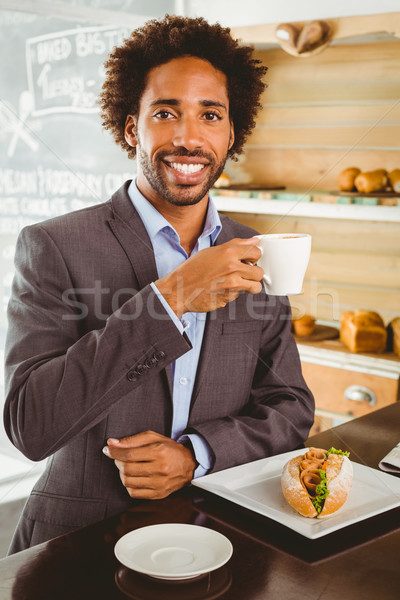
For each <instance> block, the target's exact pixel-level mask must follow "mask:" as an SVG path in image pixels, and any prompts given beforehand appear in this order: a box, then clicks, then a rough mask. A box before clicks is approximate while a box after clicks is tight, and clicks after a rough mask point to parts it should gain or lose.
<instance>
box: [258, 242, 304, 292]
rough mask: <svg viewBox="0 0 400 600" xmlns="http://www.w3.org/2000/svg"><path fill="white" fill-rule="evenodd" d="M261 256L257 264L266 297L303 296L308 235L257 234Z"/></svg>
mask: <svg viewBox="0 0 400 600" xmlns="http://www.w3.org/2000/svg"><path fill="white" fill-rule="evenodd" d="M257 237H258V238H259V240H260V243H259V244H258V247H259V248H260V250H261V251H262V256H261V258H260V259H259V260H258V263H257V264H258V265H259V266H260V267H261V268H262V269H263V271H264V277H263V283H264V287H265V290H266V292H267V294H270V295H271V296H288V295H293V294H302V292H303V280H304V275H305V272H306V270H307V266H308V261H309V259H310V254H311V235H309V234H308V233H273V234H267V235H258V236H257Z"/></svg>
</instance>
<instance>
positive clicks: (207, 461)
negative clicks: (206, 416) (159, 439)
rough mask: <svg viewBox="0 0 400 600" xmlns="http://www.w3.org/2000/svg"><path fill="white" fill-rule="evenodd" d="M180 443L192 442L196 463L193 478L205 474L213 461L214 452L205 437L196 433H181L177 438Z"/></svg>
mask: <svg viewBox="0 0 400 600" xmlns="http://www.w3.org/2000/svg"><path fill="white" fill-rule="evenodd" d="M177 441H178V442H179V443H180V444H184V443H185V442H187V441H189V442H190V443H191V444H192V448H193V452H194V456H195V459H196V461H197V463H198V466H197V467H196V469H195V471H194V475H193V479H196V478H197V477H202V476H203V475H206V474H207V473H208V471H209V470H210V469H211V467H212V465H213V462H214V453H213V452H212V450H211V448H210V446H209V445H208V444H207V442H206V441H205V439H204V438H203V437H202V436H201V435H199V434H198V433H189V434H185V435H182V436H181V437H180V438H179V439H178V440H177Z"/></svg>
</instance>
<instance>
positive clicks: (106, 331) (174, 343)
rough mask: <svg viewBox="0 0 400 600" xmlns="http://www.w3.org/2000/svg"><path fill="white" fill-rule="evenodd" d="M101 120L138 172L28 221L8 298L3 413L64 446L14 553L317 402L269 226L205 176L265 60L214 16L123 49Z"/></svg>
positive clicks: (54, 455)
mask: <svg viewBox="0 0 400 600" xmlns="http://www.w3.org/2000/svg"><path fill="white" fill-rule="evenodd" d="M106 69H107V75H106V80H105V83H104V86H103V92H102V94H101V99H100V104H101V109H102V117H103V124H104V126H105V127H106V128H107V129H109V130H110V131H111V132H112V134H113V136H114V138H115V140H116V142H117V143H118V144H120V145H121V146H122V148H123V149H124V150H125V151H127V152H128V154H129V156H130V157H131V158H132V159H133V158H135V157H136V159H137V176H136V179H135V180H133V181H128V182H126V183H125V184H124V185H123V187H122V188H121V189H119V190H118V191H116V193H115V194H114V195H113V197H112V198H111V199H110V200H109V201H107V202H105V203H104V204H99V205H97V206H94V207H91V208H88V209H84V210H81V211H78V212H74V213H70V214H68V215H64V216H62V217H58V218H56V219H52V220H49V221H45V222H43V223H40V224H36V225H33V226H31V227H28V228H25V229H24V230H23V231H22V232H21V234H20V236H19V239H18V245H17V251H16V258H15V269H16V271H15V277H14V283H13V289H12V297H11V300H10V304H9V312H8V314H9V330H8V338H7V348H6V394H7V397H6V405H5V411H4V417H5V427H6V430H7V432H8V435H9V437H10V439H11V440H12V442H13V443H14V444H15V445H16V446H17V447H18V448H19V449H20V450H21V452H23V453H24V454H25V455H26V456H27V457H29V458H31V459H32V460H42V459H44V458H46V457H51V458H50V460H49V461H48V465H47V468H46V471H45V473H44V474H43V476H42V477H41V478H40V480H39V481H38V482H37V484H36V485H35V487H34V489H33V491H32V494H31V496H30V498H29V499H28V502H27V504H26V507H25V509H24V512H23V514H22V517H21V520H20V523H19V525H18V528H17V531H16V533H15V536H14V539H13V543H12V546H11V549H10V552H16V551H18V550H22V549H24V548H27V547H29V546H31V545H34V544H37V543H40V542H43V541H45V540H47V539H49V538H51V537H55V536H57V535H60V534H62V533H65V532H68V531H70V530H72V529H75V528H77V527H79V526H83V525H86V524H88V523H92V522H94V521H96V520H100V519H103V518H105V517H106V516H109V515H112V514H115V513H117V512H119V511H122V510H125V509H127V508H129V507H130V506H132V503H133V502H135V500H136V499H139V498H140V499H160V498H164V497H166V496H168V495H170V494H171V493H173V492H175V491H177V490H179V489H180V488H181V487H183V486H185V485H187V484H188V483H190V481H191V480H192V479H193V477H198V476H200V475H203V474H205V473H207V472H211V471H217V470H221V469H225V468H228V467H232V466H234V465H237V464H242V463H245V462H248V461H252V460H256V459H258V458H262V457H266V456H270V455H273V454H277V453H280V452H285V451H288V450H292V449H293V448H296V447H298V446H301V444H302V442H303V441H304V440H305V439H306V437H307V435H308V431H309V429H310V427H311V425H312V422H313V410H314V402H313V398H312V395H311V393H310V391H309V390H308V388H307V386H306V384H305V382H304V380H303V377H302V375H301V367H300V361H299V356H298V352H297V348H296V345H295V343H294V340H293V338H292V336H291V333H290V327H291V313H290V305H289V303H288V300H287V298H279V297H268V296H267V295H266V293H265V291H264V290H263V288H262V285H261V283H260V280H261V278H262V276H263V272H262V269H261V268H260V267H258V266H257V265H256V264H255V263H256V262H257V260H258V258H259V257H260V250H259V249H258V248H257V245H256V244H257V239H256V238H254V237H253V236H254V235H255V233H256V232H254V231H253V230H251V229H249V228H248V227H245V226H243V225H241V224H239V223H236V222H234V221H232V220H231V219H229V218H227V217H226V216H223V215H219V214H218V212H217V210H216V208H215V206H214V204H213V202H212V200H211V198H210V197H209V190H210V188H211V186H212V185H213V184H214V182H215V181H216V180H217V178H218V177H219V175H220V174H221V173H222V170H223V168H224V165H225V161H226V159H227V158H228V157H232V158H234V157H235V156H236V155H237V154H239V153H240V152H241V151H242V149H243V145H244V143H245V140H246V139H247V136H248V135H249V133H250V131H251V129H252V128H253V127H254V119H255V115H256V112H257V110H258V108H259V106H260V105H259V98H260V95H261V93H262V91H263V90H264V87H265V86H264V83H263V76H264V74H265V70H266V69H265V67H263V66H262V65H261V64H260V63H259V61H257V60H256V59H255V58H254V57H253V55H252V49H251V48H249V47H246V46H240V45H239V44H238V42H237V41H236V40H234V39H233V38H232V37H231V35H230V32H229V30H228V29H224V28H222V27H220V26H219V25H209V24H208V23H207V22H206V21H204V20H203V19H200V18H199V19H186V18H181V17H170V16H167V17H166V18H165V19H163V20H161V21H150V22H148V23H147V24H146V25H145V26H144V27H143V28H141V29H139V30H137V31H134V32H133V33H132V35H131V37H130V38H128V39H127V40H126V41H125V43H124V44H123V45H122V46H121V47H118V48H115V49H114V51H113V52H112V54H111V55H110V58H109V60H108V61H107V63H106Z"/></svg>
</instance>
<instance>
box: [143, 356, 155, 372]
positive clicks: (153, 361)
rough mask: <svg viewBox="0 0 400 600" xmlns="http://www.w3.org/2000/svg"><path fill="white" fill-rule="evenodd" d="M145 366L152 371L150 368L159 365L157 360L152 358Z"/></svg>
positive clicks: (146, 361)
mask: <svg viewBox="0 0 400 600" xmlns="http://www.w3.org/2000/svg"><path fill="white" fill-rule="evenodd" d="M144 364H145V366H146V367H147V368H148V369H150V367H154V365H155V364H157V359H156V358H154V356H152V357H151V358H148V359H147V360H145V361H144Z"/></svg>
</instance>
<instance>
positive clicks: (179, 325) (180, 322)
mask: <svg viewBox="0 0 400 600" xmlns="http://www.w3.org/2000/svg"><path fill="white" fill-rule="evenodd" d="M150 285H151V287H152V288H153V290H154V293H155V294H156V296H157V298H158V299H159V300H160V302H161V304H162V305H163V307H164V308H165V310H166V311H167V313H168V315H169V316H170V318H171V319H172V321H173V323H174V324H175V326H176V327H177V328H178V330H179V333H183V332H184V331H186V329H187V328H188V327H189V325H190V323H188V322H187V321H185V319H182V320H180V319H178V317H177V316H176V314H175V313H174V311H173V310H172V308H171V307H170V305H169V304H168V302H167V301H166V299H165V298H164V296H163V295H162V293H161V292H160V290H159V289H158V287H157V286H156V284H155V283H154V281H152V282H151V283H150Z"/></svg>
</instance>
